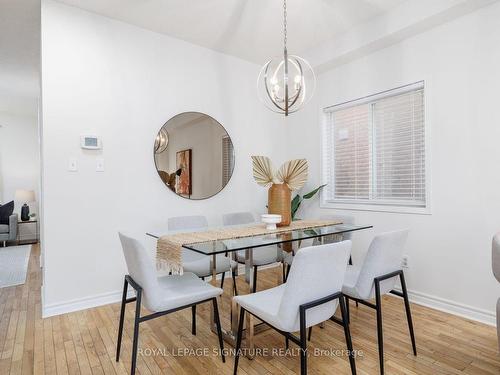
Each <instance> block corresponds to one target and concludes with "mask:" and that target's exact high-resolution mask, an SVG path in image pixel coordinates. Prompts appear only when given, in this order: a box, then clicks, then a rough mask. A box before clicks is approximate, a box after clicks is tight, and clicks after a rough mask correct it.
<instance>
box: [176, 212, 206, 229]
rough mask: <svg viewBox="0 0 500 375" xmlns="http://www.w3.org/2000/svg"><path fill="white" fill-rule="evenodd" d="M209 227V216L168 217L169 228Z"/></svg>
mask: <svg viewBox="0 0 500 375" xmlns="http://www.w3.org/2000/svg"><path fill="white" fill-rule="evenodd" d="M207 227H208V221H207V218H206V217H205V216H201V215H194V216H175V217H170V218H169V219H168V230H191V229H193V230H194V229H204V228H207Z"/></svg>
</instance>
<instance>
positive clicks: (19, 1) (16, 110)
mask: <svg viewBox="0 0 500 375" xmlns="http://www.w3.org/2000/svg"><path fill="white" fill-rule="evenodd" d="M39 71H40V0H0V112H6V113H10V114H23V115H36V113H37V105H38V104H37V103H38V96H39V91H40V90H39Z"/></svg>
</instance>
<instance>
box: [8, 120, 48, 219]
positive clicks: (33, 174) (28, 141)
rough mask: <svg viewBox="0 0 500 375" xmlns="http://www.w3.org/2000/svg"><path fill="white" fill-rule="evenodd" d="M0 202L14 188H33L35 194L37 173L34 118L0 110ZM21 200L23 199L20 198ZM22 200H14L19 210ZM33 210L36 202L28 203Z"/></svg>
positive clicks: (12, 195)
mask: <svg viewBox="0 0 500 375" xmlns="http://www.w3.org/2000/svg"><path fill="white" fill-rule="evenodd" d="M0 125H2V127H0V203H6V202H9V201H11V200H13V199H14V196H15V192H16V190H19V189H22V190H33V191H35V192H36V193H35V194H36V195H37V198H38V185H39V183H38V179H39V176H40V162H39V147H38V126H37V118H36V117H34V116H32V115H28V114H14V113H6V112H0ZM22 203H24V202H22ZM22 203H19V202H16V207H15V212H17V213H20V208H21V205H22ZM30 208H31V212H37V204H36V203H31V204H30Z"/></svg>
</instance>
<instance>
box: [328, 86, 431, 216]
mask: <svg viewBox="0 0 500 375" xmlns="http://www.w3.org/2000/svg"><path fill="white" fill-rule="evenodd" d="M418 89H423V90H424V91H423V98H424V99H423V100H424V132H425V135H424V150H425V206H418V205H411V204H408V205H404V204H402V203H401V202H394V203H390V202H366V203H360V202H356V201H355V200H351V201H348V200H346V201H342V200H328V199H327V197H326V191H325V189H323V191H321V193H320V208H324V209H332V208H333V209H340V210H357V211H376V212H392V213H408V214H421V215H430V214H432V211H431V168H430V165H431V163H430V161H431V153H430V126H429V112H430V110H429V102H430V100H429V84H428V83H427V82H426V81H423V80H422V81H418V82H415V83H411V84H407V85H403V86H398V87H396V88H392V89H388V90H384V91H381V92H378V93H375V94H372V95H367V96H364V97H361V98H357V99H354V100H349V101H345V102H341V103H338V104H335V105H332V106H328V107H324V108H323V109H321V112H320V120H321V126H320V128H321V134H320V136H321V147H320V163H321V181H322V184H326V183H328V182H329V181H330V179H329V178H328V177H329V176H328V172H329V169H331V173H333V174H334V173H335V171H334V165H331V166H329V165H325V162H326V156H325V153H326V152H328V151H327V147H328V146H327V144H328V140H327V139H326V137H325V134H326V131H327V129H326V128H327V127H328V126H329V125H330V121H329V120H330V119H329V117H330V116H331V112H332V111H333V109H335V110H339V109H343V108H349V107H353V106H356V105H362V104H369V103H374V102H377V101H378V100H381V99H383V98H387V97H392V96H397V95H400V94H404V93H407V92H411V91H415V90H418ZM370 112H372V106H370ZM372 125H373V123H372ZM372 131H374V129H373V126H372ZM372 156H373V155H372ZM326 163H327V164H332V163H329V162H326ZM334 176H335V174H334ZM372 183H373V182H372ZM371 194H372V190H371V191H370V195H371Z"/></svg>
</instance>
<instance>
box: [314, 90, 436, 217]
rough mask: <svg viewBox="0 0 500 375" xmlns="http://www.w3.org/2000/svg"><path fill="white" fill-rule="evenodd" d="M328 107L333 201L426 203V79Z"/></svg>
mask: <svg viewBox="0 0 500 375" xmlns="http://www.w3.org/2000/svg"><path fill="white" fill-rule="evenodd" d="M325 112H326V123H325V126H324V133H323V136H324V138H323V173H324V179H325V182H326V183H328V185H327V188H326V189H325V191H324V192H323V194H324V198H325V200H326V201H327V202H333V203H345V204H349V203H355V204H375V205H392V206H411V207H425V206H426V179H425V172H426V171H425V122H424V117H425V116H424V87H423V83H417V84H414V85H409V86H405V87H403V88H399V89H395V90H391V91H387V92H384V93H382V94H377V95H373V96H370V97H366V98H363V99H359V100H356V101H353V102H350V103H345V104H341V105H338V106H333V107H330V108H327V109H326V110H325Z"/></svg>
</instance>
